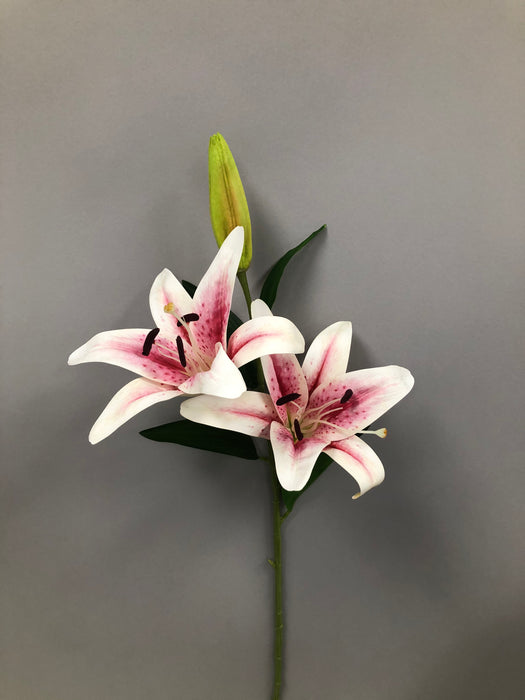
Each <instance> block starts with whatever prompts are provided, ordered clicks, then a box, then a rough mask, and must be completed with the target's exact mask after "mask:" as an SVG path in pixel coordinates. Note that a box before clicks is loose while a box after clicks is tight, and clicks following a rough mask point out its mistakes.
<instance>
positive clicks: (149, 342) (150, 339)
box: [142, 328, 160, 357]
mask: <svg viewBox="0 0 525 700" xmlns="http://www.w3.org/2000/svg"><path fill="white" fill-rule="evenodd" d="M159 333H160V328H153V329H152V330H151V331H150V332H149V333H148V334H147V336H146V337H145V339H144V345H143V346H142V354H143V355H144V356H145V357H147V356H148V355H149V354H150V352H151V348H152V347H153V343H154V342H155V338H156V337H157V336H158V334H159Z"/></svg>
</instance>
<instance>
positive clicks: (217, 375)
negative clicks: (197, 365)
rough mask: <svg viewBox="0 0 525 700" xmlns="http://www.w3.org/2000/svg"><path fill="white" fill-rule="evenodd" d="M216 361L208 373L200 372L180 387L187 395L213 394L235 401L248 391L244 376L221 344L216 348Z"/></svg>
mask: <svg viewBox="0 0 525 700" xmlns="http://www.w3.org/2000/svg"><path fill="white" fill-rule="evenodd" d="M215 352H216V355H215V359H214V360H213V362H212V365H211V367H210V369H209V370H208V371H207V372H198V373H197V374H195V375H194V376H193V377H190V378H189V379H187V380H186V381H185V382H183V383H182V384H180V385H179V389H180V390H181V391H183V392H184V393H185V394H211V396H223V397H224V398H227V399H235V398H237V397H238V396H240V395H241V394H242V393H243V392H245V391H246V384H245V383H244V379H243V378H242V374H241V373H240V371H239V370H238V369H237V367H236V366H235V365H234V364H233V362H232V361H231V360H230V358H229V357H228V355H227V354H226V351H225V350H224V348H223V347H222V345H221V344H220V343H217V344H216V347H215Z"/></svg>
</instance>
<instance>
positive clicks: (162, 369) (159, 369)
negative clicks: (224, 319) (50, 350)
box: [68, 328, 187, 386]
mask: <svg viewBox="0 0 525 700" xmlns="http://www.w3.org/2000/svg"><path fill="white" fill-rule="evenodd" d="M149 332H150V329H148V328H127V329H123V330H117V331H105V332H103V333H98V334H97V335H95V336H93V338H91V340H88V342H87V343H85V344H84V345H82V346H81V347H80V348H78V349H77V350H75V352H73V353H72V354H71V355H70V356H69V359H68V364H69V365H79V364H81V363H83V362H105V363H107V364H109V365H116V366H117V367H123V368H124V369H129V370H131V371H132V372H135V373H136V374H139V375H140V376H141V377H146V379H152V380H153V381H157V382H162V383H164V384H170V385H172V386H178V385H179V384H180V383H181V382H183V381H184V380H185V379H186V378H187V374H186V372H184V371H183V369H182V366H181V364H180V361H179V359H178V353H177V349H176V347H175V345H174V344H173V343H172V342H171V341H170V340H169V339H167V338H164V337H162V336H157V338H156V340H155V342H154V343H153V345H152V347H151V350H150V352H149V354H148V355H147V356H146V355H143V354H142V349H143V347H144V341H145V340H146V336H147V335H148V333H149ZM159 343H160V344H162V346H163V347H162V348H161V347H160V345H159Z"/></svg>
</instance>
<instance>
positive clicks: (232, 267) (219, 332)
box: [192, 226, 244, 356]
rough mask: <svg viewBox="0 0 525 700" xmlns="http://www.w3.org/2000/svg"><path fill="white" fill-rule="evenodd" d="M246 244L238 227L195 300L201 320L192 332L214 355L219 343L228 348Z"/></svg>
mask: <svg viewBox="0 0 525 700" xmlns="http://www.w3.org/2000/svg"><path fill="white" fill-rule="evenodd" d="M243 245H244V229H243V228H242V226H237V227H236V228H234V229H233V231H232V232H231V233H230V234H229V236H228V237H227V238H226V240H225V241H224V243H223V244H222V246H221V247H220V248H219V252H218V253H217V255H216V256H215V258H214V260H213V261H212V263H211V265H210V267H209V268H208V270H207V272H206V273H205V275H204V277H203V278H202V280H201V281H200V284H199V286H198V287H197V289H196V291H195V295H194V297H193V300H194V303H195V312H196V313H197V314H199V321H198V322H197V323H194V324H193V325H192V331H193V333H194V335H195V337H196V338H197V342H198V343H199V346H200V347H201V348H202V349H204V350H205V352H206V353H207V354H210V355H211V356H213V354H214V352H213V349H214V347H215V343H222V344H223V346H224V347H226V329H227V326H228V317H229V315H230V308H231V303H232V294H233V287H234V285H235V276H236V274H237V268H238V266H239V260H240V259H241V254H242V249H243Z"/></svg>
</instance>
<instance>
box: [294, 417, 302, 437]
mask: <svg viewBox="0 0 525 700" xmlns="http://www.w3.org/2000/svg"><path fill="white" fill-rule="evenodd" d="M293 428H294V430H295V435H296V437H297V439H298V440H302V439H303V438H304V435H303V434H302V432H301V426H300V425H299V421H298V420H297V418H294V422H293Z"/></svg>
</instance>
